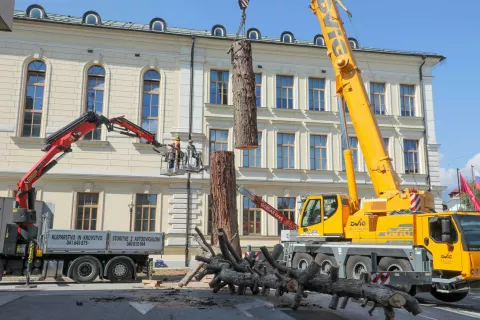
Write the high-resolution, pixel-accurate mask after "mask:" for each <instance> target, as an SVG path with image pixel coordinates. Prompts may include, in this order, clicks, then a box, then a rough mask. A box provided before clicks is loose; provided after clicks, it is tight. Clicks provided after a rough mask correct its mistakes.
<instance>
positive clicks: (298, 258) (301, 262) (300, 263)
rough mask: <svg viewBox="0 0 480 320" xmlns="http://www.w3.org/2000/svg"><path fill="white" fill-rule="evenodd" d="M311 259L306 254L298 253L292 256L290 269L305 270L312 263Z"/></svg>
mask: <svg viewBox="0 0 480 320" xmlns="http://www.w3.org/2000/svg"><path fill="white" fill-rule="evenodd" d="M312 261H313V257H312V256H311V255H309V254H308V253H304V252H298V253H296V254H295V256H293V259H292V268H294V269H301V270H305V269H307V268H308V266H309V265H310V264H311V263H312Z"/></svg>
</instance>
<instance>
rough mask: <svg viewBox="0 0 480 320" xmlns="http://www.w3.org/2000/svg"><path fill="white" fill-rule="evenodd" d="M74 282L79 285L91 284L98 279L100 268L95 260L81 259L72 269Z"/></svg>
mask: <svg viewBox="0 0 480 320" xmlns="http://www.w3.org/2000/svg"><path fill="white" fill-rule="evenodd" d="M72 269H73V270H72V277H73V280H75V282H77V283H91V282H93V280H95V279H96V278H97V277H98V273H99V271H98V266H97V263H96V262H95V260H93V259H90V258H81V259H79V260H78V261H77V262H75V265H74V266H73V268H72Z"/></svg>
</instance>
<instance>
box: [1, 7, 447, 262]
mask: <svg viewBox="0 0 480 320" xmlns="http://www.w3.org/2000/svg"><path fill="white" fill-rule="evenodd" d="M14 17H15V19H14V25H13V32H11V33H1V34H0V72H1V74H2V77H0V110H1V112H2V118H1V119H0V145H1V150H2V151H1V153H0V159H1V160H2V163H3V165H2V166H1V168H0V196H13V195H14V192H15V190H16V183H17V182H18V180H19V179H20V178H21V177H22V175H23V174H25V173H26V172H27V171H28V170H29V169H30V168H31V167H32V166H33V165H34V164H35V163H36V162H37V161H38V160H39V159H40V158H41V157H42V156H43V154H44V153H43V152H42V151H41V149H42V148H43V147H44V140H45V138H46V137H48V136H49V135H50V134H52V133H54V132H56V131H57V130H59V129H61V128H62V127H64V126H65V125H67V124H69V123H70V122H72V121H74V120H75V119H77V118H78V117H80V116H81V115H82V114H83V113H84V112H85V111H86V110H95V111H96V112H97V113H101V114H102V115H105V116H107V117H109V118H111V117H116V116H121V115H124V116H125V117H126V118H127V119H129V120H131V121H133V122H135V123H137V124H139V125H142V127H144V128H145V129H147V130H149V131H151V132H153V133H155V134H156V135H157V140H159V141H160V142H162V143H170V142H172V139H173V138H175V137H176V136H179V137H180V138H181V139H182V148H184V147H186V143H185V141H187V140H188V138H189V136H191V137H192V139H193V140H194V142H195V146H196V148H197V150H201V151H202V152H203V155H204V157H203V162H204V164H208V162H209V153H210V152H211V151H214V150H231V151H235V162H236V166H237V183H238V184H240V185H242V186H244V187H246V188H248V189H250V190H251V191H254V192H255V193H256V194H258V195H260V196H262V197H263V198H264V199H265V200H266V201H267V202H268V203H270V204H271V205H273V206H275V207H277V208H279V209H282V210H283V211H284V213H285V214H287V215H289V216H290V217H291V218H292V219H296V217H297V216H296V214H297V212H296V199H297V198H298V197H299V196H301V195H306V194H314V193H327V192H342V193H346V192H347V185H346V177H345V172H344V171H343V160H342V150H341V128H340V118H339V109H338V105H337V99H336V97H335V75H334V70H333V68H332V66H331V62H330V60H329V59H328V57H327V55H326V48H325V47H324V44H323V39H322V38H321V36H318V35H317V36H316V37H314V38H313V41H299V40H294V39H295V38H294V36H293V34H291V33H289V32H284V33H282V34H281V36H280V37H279V38H277V39H274V38H265V37H262V36H261V33H260V31H259V30H257V29H250V30H249V31H248V32H247V33H248V36H249V37H250V38H251V39H252V43H253V44H252V47H253V58H254V68H255V73H256V85H257V105H258V130H259V138H260V139H259V143H260V146H259V148H258V149H257V150H254V151H250V152H244V151H240V150H234V143H233V131H232V124H233V107H232V91H231V72H230V70H231V69H230V68H231V62H230V56H229V55H227V54H226V52H227V51H228V49H229V46H230V44H231V42H232V41H233V38H234V36H232V35H230V34H227V32H226V30H225V28H223V27H222V26H220V25H215V26H214V27H213V28H212V30H211V31H210V32H202V31H192V30H184V29H177V28H170V27H168V25H167V24H166V23H165V21H164V20H162V19H160V18H157V19H153V20H152V21H151V22H150V23H147V24H145V25H141V24H132V23H123V22H116V21H102V19H101V17H100V15H98V14H97V13H96V12H93V11H90V12H86V13H85V14H84V15H83V16H82V17H78V18H74V17H70V16H62V15H56V14H50V13H48V12H46V11H45V9H44V8H43V7H41V6H39V5H32V6H30V7H29V8H28V9H27V10H26V11H15V13H14ZM351 44H352V46H354V48H355V54H356V57H357V62H358V63H359V65H360V68H361V69H362V70H363V77H364V81H365V85H366V88H367V92H368V93H369V94H370V98H371V101H372V108H373V111H374V112H375V114H376V117H377V121H378V123H379V127H380V130H381V133H382V136H383V138H384V141H385V145H386V146H387V149H388V152H389V155H390V156H391V157H392V158H393V160H394V168H395V170H396V171H397V172H398V173H399V176H400V178H401V183H402V186H404V187H417V188H419V189H423V190H426V189H428V188H429V186H430V187H431V189H432V191H433V192H434V194H435V199H436V204H437V209H438V210H441V208H442V201H441V193H442V192H443V190H444V187H443V186H441V185H440V175H439V161H438V152H437V150H438V147H439V145H438V144H437V141H436V136H435V122H434V105H433V99H432V80H433V75H432V67H434V66H435V65H436V64H437V63H438V62H440V61H441V60H443V59H444V57H442V56H440V55H436V54H423V53H409V52H397V51H389V50H381V49H372V48H364V47H360V46H359V44H358V43H357V42H356V40H355V39H352V41H351ZM192 56H193V57H194V59H193V60H192V59H191V57H192ZM420 70H421V73H420ZM347 120H348V123H349V128H348V130H349V135H350V138H349V140H350V144H351V145H352V147H353V148H354V149H355V152H354V156H355V166H356V170H357V172H356V176H357V182H358V189H359V194H360V196H362V197H373V196H375V194H374V191H373V187H372V184H371V181H370V179H369V176H368V173H367V170H366V167H365V162H364V159H363V157H362V154H361V147H360V144H359V143H358V141H357V140H356V137H355V132H354V130H353V126H352V125H351V122H350V119H347ZM165 168H166V163H164V162H162V159H161V157H160V156H159V155H158V154H157V153H155V152H154V151H153V150H151V146H149V145H145V144H142V143H141V142H140V141H138V140H137V139H134V138H131V137H128V136H124V135H120V134H117V133H112V132H107V130H106V129H105V128H102V129H101V130H97V131H95V132H94V133H92V134H90V135H89V136H87V137H86V139H84V140H81V141H78V142H77V143H75V144H74V145H73V146H72V152H71V153H69V154H68V155H67V156H66V157H64V158H63V159H62V160H61V161H60V162H59V164H58V165H57V166H56V167H55V168H54V169H52V170H51V171H50V172H49V173H48V174H46V175H45V176H44V177H42V178H41V179H40V180H39V181H38V182H37V183H36V186H35V187H36V190H37V199H39V200H43V201H49V202H53V203H55V220H54V227H55V228H57V229H97V230H125V231H128V230H140V231H163V232H165V233H166V245H167V247H166V253H165V256H164V257H163V259H164V261H165V262H166V264H167V265H169V266H183V265H185V261H189V260H190V259H192V257H193V256H194V254H195V250H193V251H192V249H191V246H190V245H194V244H189V245H188V246H187V245H186V231H187V226H188V228H189V232H192V231H193V229H194V228H195V227H199V228H200V229H201V230H203V231H204V232H205V233H208V231H209V221H210V219H209V218H210V215H209V202H210V201H211V199H209V192H210V190H209V188H210V187H209V176H208V174H207V173H201V174H191V176H190V183H187V181H188V176H187V175H184V176H171V177H168V176H164V175H161V174H160V171H161V169H165ZM237 209H238V222H239V226H240V236H241V242H242V245H243V246H247V245H252V246H253V247H254V248H256V247H259V246H261V245H267V246H271V245H273V244H275V243H277V242H278V241H279V230H280V229H281V228H282V227H281V226H279V224H278V223H277V222H276V220H274V219H273V218H272V217H270V216H268V214H266V213H265V212H263V211H261V210H259V209H257V208H255V207H254V206H253V204H252V203H250V202H249V201H247V200H245V199H243V197H242V196H240V195H239V196H238V199H237Z"/></svg>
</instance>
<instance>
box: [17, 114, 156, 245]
mask: <svg viewBox="0 0 480 320" xmlns="http://www.w3.org/2000/svg"><path fill="white" fill-rule="evenodd" d="M101 125H105V126H106V127H107V130H108V131H109V132H111V131H116V132H119V133H120V134H123V135H127V136H130V137H134V138H142V139H145V140H146V143H147V144H151V145H153V147H154V148H153V149H154V150H155V151H156V152H157V153H160V151H159V150H157V149H155V148H158V147H163V146H166V145H164V144H161V143H159V142H158V141H157V140H156V139H155V134H153V133H151V132H149V131H147V130H145V129H143V128H141V127H139V126H137V125H136V124H134V123H132V122H131V121H129V120H127V119H125V118H124V117H123V116H120V117H116V118H111V119H108V118H106V117H105V116H102V115H99V114H96V113H95V112H93V111H90V112H86V113H85V114H83V115H82V116H81V117H80V118H78V119H77V120H75V121H73V122H72V123H70V124H68V125H67V126H65V127H63V128H62V129H60V130H58V131H57V132H55V133H54V134H52V135H51V136H49V137H48V138H46V140H45V142H46V143H47V146H46V147H45V148H43V149H42V151H44V152H46V154H45V155H44V156H43V157H42V158H41V159H40V160H39V161H38V162H37V163H36V164H35V165H34V166H33V168H32V169H31V170H30V171H28V172H27V173H26V174H25V175H24V176H23V177H22V179H20V181H19V182H18V184H17V186H18V192H17V195H16V206H15V208H14V209H13V215H14V217H13V222H14V223H16V224H17V225H18V232H19V235H20V236H21V238H23V239H25V240H27V239H28V238H31V236H30V237H29V233H30V232H32V231H33V232H34V233H35V232H36V230H33V229H34V227H33V224H34V223H35V221H36V213H35V209H34V204H35V188H33V184H34V183H35V182H36V181H37V180H38V179H40V178H41V177H42V176H43V175H44V174H45V173H47V172H48V171H49V170H51V169H52V168H53V167H54V166H55V165H56V164H57V163H58V161H59V160H60V159H61V158H63V157H64V156H65V155H66V154H67V153H69V152H71V151H72V149H71V146H72V144H73V143H75V142H76V141H78V140H79V139H81V138H82V137H84V136H85V135H86V134H88V133H89V132H91V131H93V130H95V129H96V128H98V127H100V126H101ZM59 153H62V154H61V155H60V156H59V157H57V158H56V159H54V160H52V159H53V158H54V157H55V155H57V154H59ZM29 230H31V231H29Z"/></svg>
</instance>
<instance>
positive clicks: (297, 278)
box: [197, 230, 421, 320]
mask: <svg viewBox="0 0 480 320" xmlns="http://www.w3.org/2000/svg"><path fill="white" fill-rule="evenodd" d="M222 231H223V230H219V232H218V242H219V245H220V250H221V252H222V255H221V256H222V258H218V257H216V261H214V259H212V260H211V261H207V260H205V259H204V258H200V257H197V258H198V259H197V260H198V261H205V262H206V263H207V268H209V269H210V270H212V271H214V272H215V278H214V280H212V283H211V287H212V288H213V291H214V292H218V291H219V290H220V289H221V288H223V287H225V286H227V285H231V286H233V285H235V286H238V290H237V293H238V294H244V293H245V288H251V289H252V292H254V293H255V292H261V293H262V294H268V292H269V290H270V289H274V290H275V295H276V296H277V297H278V296H281V295H283V294H284V293H295V295H294V298H293V302H292V305H291V307H292V309H294V310H295V309H297V308H298V307H299V306H300V303H301V300H302V299H303V298H305V297H307V294H306V291H310V292H318V293H323V294H329V295H331V296H332V299H331V301H330V304H329V308H331V309H333V310H336V309H337V307H338V304H339V303H340V298H342V297H343V301H342V303H341V308H342V309H344V308H345V307H346V305H347V302H348V299H349V298H353V299H364V305H363V306H366V305H367V303H368V302H373V307H372V308H370V309H369V310H368V312H369V313H370V314H372V312H373V310H374V309H375V308H379V307H380V308H383V310H384V315H385V319H387V320H390V319H394V316H395V312H394V309H396V308H405V309H406V310H407V311H408V312H410V313H412V314H413V315H417V314H419V313H420V312H421V309H420V307H419V306H418V303H417V301H416V300H415V299H414V298H413V297H411V296H410V295H408V294H406V293H404V292H401V291H397V290H395V289H393V288H390V287H386V286H380V285H373V284H371V283H370V280H369V277H368V275H367V274H365V277H363V279H362V280H354V279H343V278H339V277H338V267H336V268H333V269H332V272H331V273H330V275H328V276H327V275H322V274H319V271H320V266H319V265H318V264H317V263H316V262H312V263H311V264H310V265H309V267H308V268H307V269H306V270H298V269H292V268H288V267H286V266H283V265H281V264H280V263H278V261H277V259H278V258H279V256H280V255H281V253H282V251H283V247H282V246H281V245H276V246H275V247H274V249H273V251H272V254H270V252H269V251H268V250H267V248H266V247H262V248H261V251H262V253H263V254H264V256H265V259H266V261H251V260H250V259H248V257H246V258H243V259H242V258H240V257H239V256H235V254H232V252H235V250H234V249H233V248H230V247H231V246H229V245H228V238H227V236H226V234H225V233H224V232H222ZM273 255H274V256H273ZM231 292H232V290H231Z"/></svg>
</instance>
